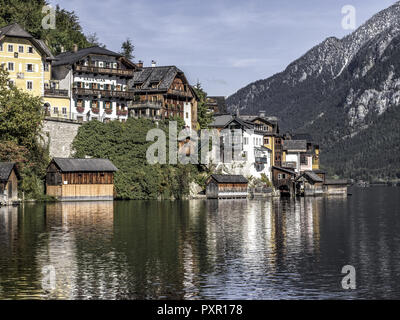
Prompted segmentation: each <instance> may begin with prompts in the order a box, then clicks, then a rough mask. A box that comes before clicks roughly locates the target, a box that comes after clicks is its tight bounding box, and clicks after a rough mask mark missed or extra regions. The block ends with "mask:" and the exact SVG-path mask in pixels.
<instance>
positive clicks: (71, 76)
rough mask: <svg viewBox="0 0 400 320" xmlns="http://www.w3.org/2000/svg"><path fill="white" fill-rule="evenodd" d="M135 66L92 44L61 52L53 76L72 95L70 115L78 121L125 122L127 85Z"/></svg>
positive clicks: (126, 114) (130, 92)
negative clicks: (91, 45) (79, 48)
mask: <svg viewBox="0 0 400 320" xmlns="http://www.w3.org/2000/svg"><path fill="white" fill-rule="evenodd" d="M136 69H137V66H136V65H135V64H134V63H132V62H131V61H129V60H128V59H126V58H125V57H123V56H122V55H120V54H118V53H115V52H112V51H110V50H107V49H104V48H100V47H91V48H86V49H81V50H77V48H76V47H75V48H74V50H73V51H69V52H65V53H61V54H60V55H58V56H57V57H56V61H55V62H53V64H52V79H54V80H56V81H58V82H59V86H58V87H59V89H61V90H62V89H64V90H68V92H69V96H70V97H71V111H70V113H71V114H70V118H71V119H73V120H78V121H80V122H83V121H90V120H99V121H102V122H108V121H111V120H119V121H126V119H127V118H128V101H130V100H133V98H134V94H133V92H132V91H130V90H129V88H128V81H129V80H131V79H132V78H133V74H134V71H135V70H136Z"/></svg>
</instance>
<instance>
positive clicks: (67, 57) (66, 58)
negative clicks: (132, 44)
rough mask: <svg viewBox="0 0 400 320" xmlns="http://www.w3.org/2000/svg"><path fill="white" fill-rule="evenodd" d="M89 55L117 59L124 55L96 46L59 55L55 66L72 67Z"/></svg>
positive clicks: (54, 63)
mask: <svg viewBox="0 0 400 320" xmlns="http://www.w3.org/2000/svg"><path fill="white" fill-rule="evenodd" d="M89 54H98V55H106V56H113V57H116V58H122V57H123V55H121V54H119V53H116V52H114V51H110V50H108V49H105V48H102V47H99V46H94V47H90V48H84V49H80V50H78V51H77V52H74V51H67V52H63V53H61V54H59V55H58V56H56V59H57V61H55V62H53V66H54V67H56V66H62V65H71V64H74V63H76V62H78V61H80V60H82V59H83V58H85V57H86V56H88V55H89Z"/></svg>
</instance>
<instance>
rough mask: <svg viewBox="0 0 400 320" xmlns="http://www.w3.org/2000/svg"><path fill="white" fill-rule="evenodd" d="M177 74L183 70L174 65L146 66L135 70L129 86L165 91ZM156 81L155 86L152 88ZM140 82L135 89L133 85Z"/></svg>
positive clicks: (138, 90)
mask: <svg viewBox="0 0 400 320" xmlns="http://www.w3.org/2000/svg"><path fill="white" fill-rule="evenodd" d="M178 74H182V75H184V73H183V71H181V70H180V69H178V68H177V67H176V66H160V67H146V68H142V69H140V70H138V71H136V72H135V73H134V75H133V80H131V81H130V82H131V87H132V88H133V89H134V90H135V91H137V92H140V91H167V90H168V89H169V88H170V87H171V85H172V82H173V81H174V79H175V77H176V76H177V75H178ZM154 83H156V84H157V88H152V84H154ZM137 84H140V85H141V87H140V88H139V89H137V88H136V87H135V86H136V85H137Z"/></svg>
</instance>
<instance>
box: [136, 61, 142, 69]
mask: <svg viewBox="0 0 400 320" xmlns="http://www.w3.org/2000/svg"><path fill="white" fill-rule="evenodd" d="M136 66H137V67H138V68H139V69H142V68H143V61H142V60H139V62H138V63H136Z"/></svg>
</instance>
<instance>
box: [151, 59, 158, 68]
mask: <svg viewBox="0 0 400 320" xmlns="http://www.w3.org/2000/svg"><path fill="white" fill-rule="evenodd" d="M151 66H152V67H153V68H154V67H156V66H157V62H155V61H154V60H151Z"/></svg>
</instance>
